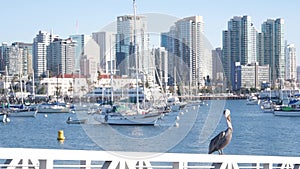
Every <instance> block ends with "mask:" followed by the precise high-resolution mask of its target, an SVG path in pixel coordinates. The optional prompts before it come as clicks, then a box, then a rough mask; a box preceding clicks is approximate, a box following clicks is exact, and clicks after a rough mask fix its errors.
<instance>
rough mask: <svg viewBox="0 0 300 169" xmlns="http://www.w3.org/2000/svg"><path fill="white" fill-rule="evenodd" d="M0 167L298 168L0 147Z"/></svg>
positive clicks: (217, 158)
mask: <svg viewBox="0 0 300 169" xmlns="http://www.w3.org/2000/svg"><path fill="white" fill-rule="evenodd" d="M0 159H1V160H0V162H1V163H0V166H1V167H2V168H8V169H12V168H26V169H28V168H39V169H50V168H51V169H52V168H80V169H90V168H101V169H133V168H134V169H136V168H140V169H154V168H170V169H186V168H203V169H206V168H207V169H211V168H215V169H217V168H220V169H226V168H228V169H242V168H249V169H299V166H300V157H285V156H249V155H216V154H215V155H211V154H210V155H208V154H184V153H153V152H151V153H150V152H114V151H89V150H58V149H30V148H1V149H0Z"/></svg>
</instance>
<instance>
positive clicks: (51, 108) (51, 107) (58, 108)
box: [37, 103, 70, 113]
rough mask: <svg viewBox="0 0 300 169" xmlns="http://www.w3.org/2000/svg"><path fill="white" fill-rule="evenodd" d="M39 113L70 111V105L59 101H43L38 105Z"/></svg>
mask: <svg viewBox="0 0 300 169" xmlns="http://www.w3.org/2000/svg"><path fill="white" fill-rule="evenodd" d="M37 112H38V113H69V112H70V107H67V106H66V105H64V104H58V103H43V104H40V105H39V106H38V107H37Z"/></svg>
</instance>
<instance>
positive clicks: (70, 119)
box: [66, 117, 87, 124]
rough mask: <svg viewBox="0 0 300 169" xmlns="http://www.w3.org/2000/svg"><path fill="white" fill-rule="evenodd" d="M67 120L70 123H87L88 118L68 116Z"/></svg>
mask: <svg viewBox="0 0 300 169" xmlns="http://www.w3.org/2000/svg"><path fill="white" fill-rule="evenodd" d="M66 122H67V123H68V124H85V123H86V122H87V119H81V120H77V119H76V120H73V119H72V118H71V117H68V119H67V121H66Z"/></svg>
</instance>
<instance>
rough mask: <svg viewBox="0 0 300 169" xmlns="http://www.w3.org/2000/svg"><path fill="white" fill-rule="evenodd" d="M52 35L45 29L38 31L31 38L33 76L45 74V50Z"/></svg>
mask: <svg viewBox="0 0 300 169" xmlns="http://www.w3.org/2000/svg"><path fill="white" fill-rule="evenodd" d="M52 40H53V35H52V34H50V33H49V32H46V31H39V32H38V34H37V35H36V37H35V38H34V39H33V49H32V50H33V69H34V76H35V77H39V76H46V72H47V50H48V46H49V44H50V42H52Z"/></svg>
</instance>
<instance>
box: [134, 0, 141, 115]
mask: <svg viewBox="0 0 300 169" xmlns="http://www.w3.org/2000/svg"><path fill="white" fill-rule="evenodd" d="M133 50H134V51H133V53H134V57H135V68H136V107H137V113H138V112H139V107H140V106H139V80H138V77H139V69H138V55H137V47H136V4H135V0H133Z"/></svg>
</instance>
